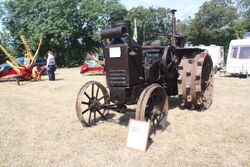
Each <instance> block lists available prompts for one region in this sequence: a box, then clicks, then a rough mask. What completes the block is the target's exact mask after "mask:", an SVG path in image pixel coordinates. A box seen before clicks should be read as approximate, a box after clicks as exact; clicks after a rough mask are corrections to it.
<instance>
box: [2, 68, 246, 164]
mask: <svg viewBox="0 0 250 167" xmlns="http://www.w3.org/2000/svg"><path fill="white" fill-rule="evenodd" d="M56 78H57V80H56V81H55V82H49V81H48V78H47V76H43V77H42V81H40V82H21V86H17V84H16V82H0V166H1V167H12V166H17V167H35V166H41V167H49V166H51V167H59V166H67V167H71V166H72V167H80V166H82V167H166V166H250V79H248V80H247V79H239V78H236V77H235V78H232V77H223V78H221V77H218V76H216V77H215V89H214V102H213V104H212V106H211V107H210V108H209V109H208V110H206V111H204V112H197V111H192V110H186V109H181V108H179V107H178V106H179V102H178V100H177V98H173V97H172V98H170V110H169V115H168V122H169V126H168V127H167V129H166V130H165V131H164V132H162V133H161V134H158V135H157V136H155V137H153V138H152V144H151V145H150V146H149V148H148V150H147V151H146V152H139V151H135V150H132V149H130V148H127V147H126V139H127V133H128V128H127V127H126V125H125V124H126V123H127V121H128V119H127V118H128V117H129V116H131V115H129V114H125V115H122V114H118V113H115V112H114V113H113V112H112V114H113V116H114V117H113V118H112V119H110V120H109V121H105V122H99V123H98V125H97V126H94V127H91V128H83V127H82V125H81V124H80V123H79V121H78V119H77V117H76V112H75V101H76V96H77V93H78V90H79V89H80V87H81V86H82V85H83V84H84V83H85V82H87V81H89V80H97V81H99V82H101V83H104V84H105V77H104V76H82V75H80V74H79V68H72V69H58V70H57V71H56Z"/></svg>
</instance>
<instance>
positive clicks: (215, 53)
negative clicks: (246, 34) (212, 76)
mask: <svg viewBox="0 0 250 167" xmlns="http://www.w3.org/2000/svg"><path fill="white" fill-rule="evenodd" d="M189 48H190V46H189ZM191 48H200V49H205V50H207V51H208V54H209V55H210V56H211V58H212V61H213V67H214V68H215V69H216V70H217V69H218V70H220V69H221V68H222V67H223V65H224V47H223V46H216V45H210V46H205V45H199V46H192V47H191Z"/></svg>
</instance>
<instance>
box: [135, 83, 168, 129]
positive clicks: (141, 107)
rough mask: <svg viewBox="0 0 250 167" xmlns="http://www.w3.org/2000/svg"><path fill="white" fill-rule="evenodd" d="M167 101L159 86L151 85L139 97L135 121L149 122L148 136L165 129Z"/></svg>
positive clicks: (163, 91)
mask: <svg viewBox="0 0 250 167" xmlns="http://www.w3.org/2000/svg"><path fill="white" fill-rule="evenodd" d="M167 113H168V100H167V95H166V93H165V90H164V89H163V88H162V87H161V86H160V85H159V84H152V85H150V86H149V87H147V88H146V89H145V90H144V91H143V92H142V93H141V95H140V98H139V100H138V103H137V107H136V119H138V120H145V121H148V122H150V125H151V129H150V134H156V132H157V131H163V130H164V129H165V127H166V120H167Z"/></svg>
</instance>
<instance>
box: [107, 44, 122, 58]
mask: <svg viewBox="0 0 250 167" xmlns="http://www.w3.org/2000/svg"><path fill="white" fill-rule="evenodd" d="M109 56H110V58H117V57H121V48H120V47H113V48H109Z"/></svg>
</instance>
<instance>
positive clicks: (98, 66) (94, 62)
mask: <svg viewBox="0 0 250 167" xmlns="http://www.w3.org/2000/svg"><path fill="white" fill-rule="evenodd" d="M80 73H81V74H85V73H92V74H95V73H97V74H100V73H101V74H103V73H104V58H103V56H101V55H87V56H86V58H85V61H84V63H83V65H82V67H81V70H80Z"/></svg>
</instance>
